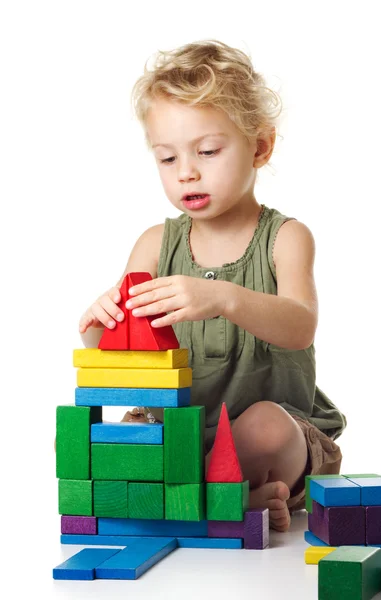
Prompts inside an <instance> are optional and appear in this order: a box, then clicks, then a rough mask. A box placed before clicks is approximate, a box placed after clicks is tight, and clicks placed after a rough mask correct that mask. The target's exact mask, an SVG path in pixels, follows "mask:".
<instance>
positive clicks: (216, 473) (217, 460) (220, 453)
mask: <svg viewBox="0 0 381 600" xmlns="http://www.w3.org/2000/svg"><path fill="white" fill-rule="evenodd" d="M206 481H207V482H209V483H212V482H214V483H223V482H226V483H227V482H231V483H239V482H242V481H243V476H242V470H241V465H240V464H239V460H238V456H237V451H236V448H235V444H234V439H233V434H232V430H231V427H230V421H229V415H228V411H227V408H226V404H225V402H223V403H222V407H221V413H220V418H219V421H218V427H217V433H216V437H215V440H214V444H213V448H212V454H211V458H210V463H209V468H208V472H207V474H206Z"/></svg>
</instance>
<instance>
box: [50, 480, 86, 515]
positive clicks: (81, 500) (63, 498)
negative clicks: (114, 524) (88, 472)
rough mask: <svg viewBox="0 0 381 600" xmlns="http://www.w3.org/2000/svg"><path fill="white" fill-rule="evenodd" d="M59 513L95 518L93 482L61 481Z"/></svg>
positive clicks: (59, 484)
mask: <svg viewBox="0 0 381 600" xmlns="http://www.w3.org/2000/svg"><path fill="white" fill-rule="evenodd" d="M58 512H59V514H60V515H75V516H85V517H86V516H87V517H91V516H93V482H92V481H86V480H85V479H79V480H73V479H59V480H58Z"/></svg>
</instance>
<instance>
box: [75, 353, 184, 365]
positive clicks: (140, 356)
mask: <svg viewBox="0 0 381 600" xmlns="http://www.w3.org/2000/svg"><path fill="white" fill-rule="evenodd" d="M73 366H74V367H90V368H93V369H97V368H101V369H112V368H117V369H181V368H186V367H188V366H189V357H188V349H187V348H178V349H177V350H158V351H155V350H147V351H144V350H99V348H80V349H76V350H74V351H73Z"/></svg>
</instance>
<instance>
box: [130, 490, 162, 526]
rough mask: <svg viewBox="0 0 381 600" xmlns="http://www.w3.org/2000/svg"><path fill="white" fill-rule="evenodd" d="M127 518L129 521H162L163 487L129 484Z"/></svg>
mask: <svg viewBox="0 0 381 600" xmlns="http://www.w3.org/2000/svg"><path fill="white" fill-rule="evenodd" d="M128 516H129V518H130V519H164V485H163V484H162V483H129V484H128Z"/></svg>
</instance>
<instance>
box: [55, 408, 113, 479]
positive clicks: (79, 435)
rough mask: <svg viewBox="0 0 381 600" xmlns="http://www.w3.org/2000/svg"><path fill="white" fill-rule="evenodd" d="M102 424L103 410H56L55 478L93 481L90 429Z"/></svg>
mask: <svg viewBox="0 0 381 600" xmlns="http://www.w3.org/2000/svg"><path fill="white" fill-rule="evenodd" d="M100 421H102V407H101V406H91V407H88V406H57V411H56V427H57V431H56V476H57V477H58V478H59V479H90V428H91V425H92V424H93V423H98V422H100Z"/></svg>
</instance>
